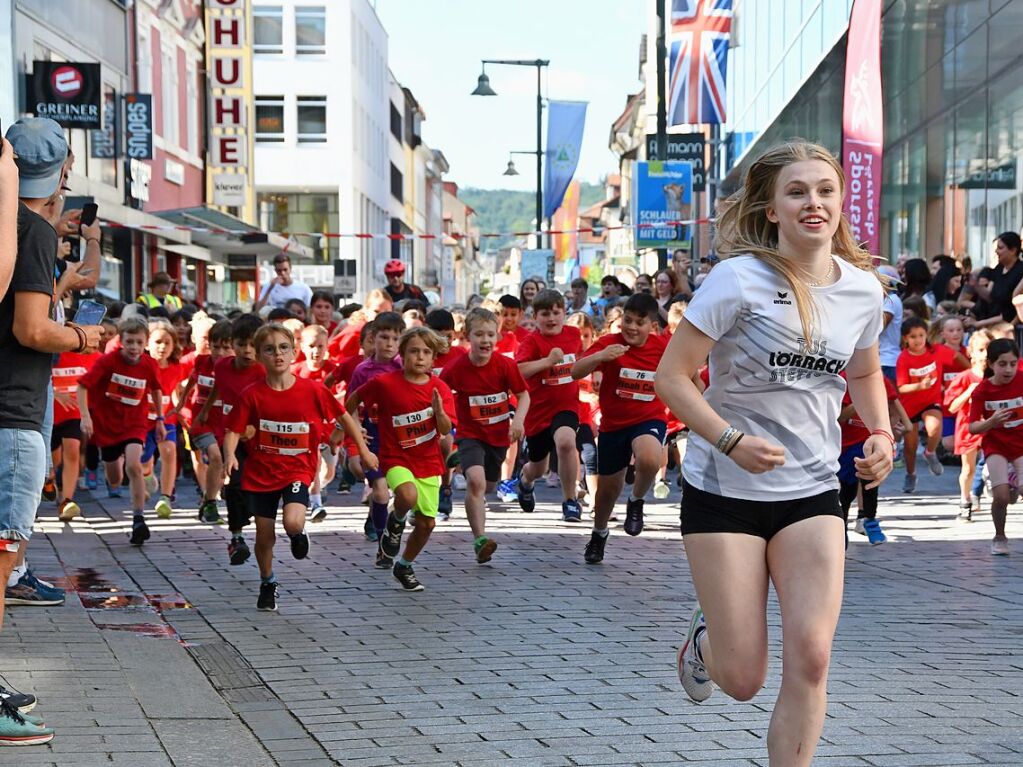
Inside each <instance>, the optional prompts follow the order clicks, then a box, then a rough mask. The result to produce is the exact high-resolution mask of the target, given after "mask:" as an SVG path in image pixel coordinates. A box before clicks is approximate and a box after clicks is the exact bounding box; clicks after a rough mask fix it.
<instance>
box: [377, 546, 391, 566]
mask: <svg viewBox="0 0 1023 767" xmlns="http://www.w3.org/2000/svg"><path fill="white" fill-rule="evenodd" d="M373 566H374V567H377V568H379V569H380V570H390V569H391V568H392V567H394V558H393V557H389V556H387V555H386V554H385V553H384V552H383V551H382V550H381V548H380V547H379V546H378V547H377V558H376V562H374V563H373Z"/></svg>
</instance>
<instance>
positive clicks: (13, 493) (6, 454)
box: [0, 429, 50, 551]
mask: <svg viewBox="0 0 1023 767" xmlns="http://www.w3.org/2000/svg"><path fill="white" fill-rule="evenodd" d="M46 448H47V445H46V442H45V441H44V440H43V435H42V434H41V433H40V432H38V431H33V430H32V429H0V541H27V540H28V539H29V538H30V537H31V536H32V525H33V523H34V522H35V519H36V508H37V507H38V506H39V494H40V493H41V492H42V490H43V482H44V480H45V479H46V458H47V456H48V455H49V454H50V451H49V450H47V449H46ZM4 545H5V544H0V550H3V548H2V547H3V546H4ZM6 545H9V544H6ZM7 550H8V551H10V550H11V549H9V548H8V549H7Z"/></svg>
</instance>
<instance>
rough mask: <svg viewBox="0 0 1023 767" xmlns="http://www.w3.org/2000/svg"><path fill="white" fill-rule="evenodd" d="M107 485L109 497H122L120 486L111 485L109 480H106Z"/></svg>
mask: <svg viewBox="0 0 1023 767" xmlns="http://www.w3.org/2000/svg"><path fill="white" fill-rule="evenodd" d="M104 482H106V480H104ZM106 486H107V498H120V497H121V488H119V487H111V486H110V483H109V482H106Z"/></svg>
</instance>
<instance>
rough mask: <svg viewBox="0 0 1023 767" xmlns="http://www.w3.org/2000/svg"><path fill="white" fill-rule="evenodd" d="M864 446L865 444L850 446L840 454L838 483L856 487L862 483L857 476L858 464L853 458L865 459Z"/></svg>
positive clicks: (858, 443) (859, 443)
mask: <svg viewBox="0 0 1023 767" xmlns="http://www.w3.org/2000/svg"><path fill="white" fill-rule="evenodd" d="M864 444H865V443H864V442H857V443H856V444H855V445H849V447H847V448H845V449H843V450H842V452H841V453H840V454H839V456H838V481H839V482H841V483H842V484H843V485H855V484H856V483H857V482H859V481H860V478H859V477H857V476H856V464H855V463H853V458H862V457H863V445H864Z"/></svg>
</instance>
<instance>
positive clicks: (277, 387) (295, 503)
mask: <svg viewBox="0 0 1023 767" xmlns="http://www.w3.org/2000/svg"><path fill="white" fill-rule="evenodd" d="M252 345H253V346H254V347H255V349H256V352H257V354H258V358H259V362H260V363H261V367H262V369H264V370H265V371H266V377H265V379H264V380H262V381H257V382H256V383H253V384H252V385H251V386H249V387H248V388H246V389H245V391H244V392H243V393H242V394H241V396H240V397H239V398H238V400H237V404H236V406H235V407H234V408H232V410H231V412H230V414H229V415H228V416H227V425H226V426H227V432H226V434H225V436H224V471H225V473H227V474H231V473H232V472H235V471H237V470H239V468H240V467H239V465H238V458H237V454H236V453H237V449H238V444H239V441H240V440H241V439H242V438H243V436H249V448H248V450H247V457H246V460H245V466H244V468H243V469H241V470H240V473H241V492H242V494H243V495H244V497H245V501H246V503H247V505H248V513H249V515H251V516H253V517H255V520H256V563H257V564H258V565H259V577H260V584H259V599H258V600H257V602H256V607H257V608H258V609H260V610H265V611H273V610H276V609H277V589H278V585H279V584H278V581H277V576H276V575H275V574H274V571H273V550H274V543H275V542H276V540H277V536H276V533H275V532H274V526H275V523H276V520H277V511H278V507H280V506H283V514H282V522H283V523H284V532H285V533H287V535H288V538H289V539H290V540H291V553H292V555H293V556H294V557H295V559H305V558H306V556H308V554H309V536H308V535H306V533H305V517H306V507H307V506H308V505H309V486H310V485H311V484H312V482H313V479H314V477H315V476H316V470H317V460H318V458H319V446H320V445H321V444H323V443H330V444H333V445H337V444H338V443H339V442H340V441H341V436H342V432H344V433H346V434H348V436H349V437H351V438H352V439H353V440H355V443H356V445H358V447H359V454H360V455H361V456H362V461H363V464H364V465H366V466H373V465H375V463H376V458H375V456H373V455H372V454H371V453H370V452H369V451H368V450H367V449H366V443H365V442H364V441H363V439H362V430H361V429H360V428H359V427H358V425H357V424H356V423H355V421H354V420H353V419H352V417H351V416H349V415H348V414H347V413H346V412H345V410H344V408H343V407H342V406H341V403H339V402H338V401H337V400H336V399H334V398H333V397H332V396H331V394H330V392H329V391H328V390H327V387H325V386H323V385H322V384H321V383H319V382H315V381H311V380H308V379H303V378H298V377H296V376H295V374H294V373H292V372H291V365H292V363H293V362H294V360H295V337H294V336H293V335H292V334H291V331H289V330H287V329H286V328H284V327H282V326H281V325H264V326H263V327H261V328H260V329H259V330H257V331H256V334H255V336H254V337H253V339H252ZM327 423H332V424H334V429H333V431H332V432H331V430H330V429H329V427H327V426H325V424H327Z"/></svg>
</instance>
